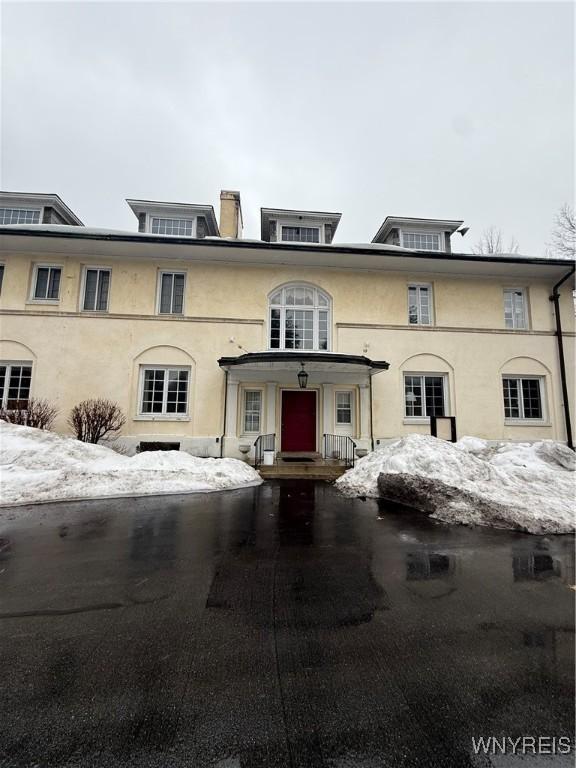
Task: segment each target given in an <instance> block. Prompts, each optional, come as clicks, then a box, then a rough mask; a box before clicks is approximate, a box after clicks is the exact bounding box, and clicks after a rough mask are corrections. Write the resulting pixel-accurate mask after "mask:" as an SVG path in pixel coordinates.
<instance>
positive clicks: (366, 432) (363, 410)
mask: <svg viewBox="0 0 576 768" xmlns="http://www.w3.org/2000/svg"><path fill="white" fill-rule="evenodd" d="M360 439H361V440H370V384H369V382H367V383H366V384H360Z"/></svg>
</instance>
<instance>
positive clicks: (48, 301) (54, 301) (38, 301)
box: [28, 263, 64, 305]
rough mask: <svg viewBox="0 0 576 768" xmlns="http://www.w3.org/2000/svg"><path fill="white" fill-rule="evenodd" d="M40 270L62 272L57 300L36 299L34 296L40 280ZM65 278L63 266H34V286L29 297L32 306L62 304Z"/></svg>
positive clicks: (42, 264) (43, 264) (44, 264)
mask: <svg viewBox="0 0 576 768" xmlns="http://www.w3.org/2000/svg"><path fill="white" fill-rule="evenodd" d="M39 269H59V270H60V285H59V286H58V298H57V299H37V298H35V296H34V294H35V293H36V281H37V280H38V270H39ZM63 278H64V265H63V264H49V263H39V264H34V269H33V270H32V285H31V286H30V296H29V299H28V302H29V303H31V304H51V305H54V304H58V303H59V302H60V299H61V298H62V286H63V283H64V280H63Z"/></svg>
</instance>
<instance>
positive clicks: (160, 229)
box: [150, 216, 194, 237]
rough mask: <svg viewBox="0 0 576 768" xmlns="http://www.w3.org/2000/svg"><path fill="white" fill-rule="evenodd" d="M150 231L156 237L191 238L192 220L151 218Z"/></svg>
mask: <svg viewBox="0 0 576 768" xmlns="http://www.w3.org/2000/svg"><path fill="white" fill-rule="evenodd" d="M150 231H151V232H153V233H154V234H156V235H180V236H181V237H192V233H193V231H194V219H164V218H156V217H155V216H153V217H152V224H151V227H150Z"/></svg>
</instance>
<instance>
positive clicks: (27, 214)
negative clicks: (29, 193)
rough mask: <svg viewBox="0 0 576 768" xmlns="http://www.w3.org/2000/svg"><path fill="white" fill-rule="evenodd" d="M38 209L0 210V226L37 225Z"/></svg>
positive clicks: (38, 218) (38, 220)
mask: <svg viewBox="0 0 576 768" xmlns="http://www.w3.org/2000/svg"><path fill="white" fill-rule="evenodd" d="M39 222H40V211H39V209H38V208H0V224H38V223H39Z"/></svg>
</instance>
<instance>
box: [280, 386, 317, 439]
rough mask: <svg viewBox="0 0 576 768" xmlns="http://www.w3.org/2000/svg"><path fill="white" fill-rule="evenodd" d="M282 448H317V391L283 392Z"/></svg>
mask: <svg viewBox="0 0 576 768" xmlns="http://www.w3.org/2000/svg"><path fill="white" fill-rule="evenodd" d="M282 450H283V451H315V450H316V392H311V391H310V392H302V391H300V390H294V391H293V392H292V391H286V392H282Z"/></svg>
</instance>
